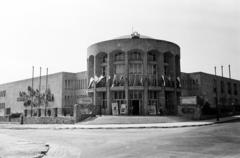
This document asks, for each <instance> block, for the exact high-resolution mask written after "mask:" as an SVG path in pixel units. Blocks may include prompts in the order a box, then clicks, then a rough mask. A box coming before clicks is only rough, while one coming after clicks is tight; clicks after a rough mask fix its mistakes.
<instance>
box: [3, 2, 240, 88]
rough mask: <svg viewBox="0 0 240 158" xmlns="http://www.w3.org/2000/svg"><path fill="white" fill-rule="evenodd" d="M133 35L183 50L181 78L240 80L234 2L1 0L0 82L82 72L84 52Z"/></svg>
mask: <svg viewBox="0 0 240 158" xmlns="http://www.w3.org/2000/svg"><path fill="white" fill-rule="evenodd" d="M132 28H133V30H134V31H138V32H139V33H140V34H142V35H147V36H150V37H153V38H156V39H162V40H167V41H171V42H174V43H177V44H178V45H179V46H180V47H181V71H182V72H197V71H202V72H207V73H214V66H217V74H218V75H220V67H221V65H223V66H224V76H226V77H228V64H231V71H232V78H235V79H238V80H240V1H239V0H75V1H74V0H72V1H71V0H41V1H35V0H21V1H19V0H8V1H4V0H2V1H0V84H2V83H7V82H11V81H17V80H21V79H26V78H31V75H32V74H31V73H32V66H34V67H35V76H39V67H40V66H41V67H42V74H45V73H46V68H47V67H48V71H49V73H50V74H51V73H56V72H61V71H66V72H80V71H85V70H86V69H87V62H86V61H87V59H86V58H87V47H88V46H90V45H91V44H94V43H96V42H100V41H103V40H109V39H113V38H116V37H118V36H122V35H129V34H131V33H132Z"/></svg>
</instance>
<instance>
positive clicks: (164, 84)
mask: <svg viewBox="0 0 240 158" xmlns="http://www.w3.org/2000/svg"><path fill="white" fill-rule="evenodd" d="M161 77H162V82H163V86H164V87H165V86H166V83H165V79H164V75H162V76H161Z"/></svg>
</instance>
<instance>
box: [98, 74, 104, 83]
mask: <svg viewBox="0 0 240 158" xmlns="http://www.w3.org/2000/svg"><path fill="white" fill-rule="evenodd" d="M104 78H105V77H104V76H103V75H101V76H100V77H99V78H98V80H97V81H96V84H98V83H99V82H101V81H102V80H103V79H104Z"/></svg>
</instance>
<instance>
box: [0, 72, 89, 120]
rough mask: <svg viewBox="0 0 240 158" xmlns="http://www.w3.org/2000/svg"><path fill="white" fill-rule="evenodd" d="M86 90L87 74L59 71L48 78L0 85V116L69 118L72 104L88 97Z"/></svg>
mask: <svg viewBox="0 0 240 158" xmlns="http://www.w3.org/2000/svg"><path fill="white" fill-rule="evenodd" d="M46 79H47V80H46ZM46 85H47V87H46ZM86 89H87V73H86V71H85V72H80V73H68V72H61V73H56V74H51V75H48V77H47V78H46V76H41V78H40V77H35V78H33V80H32V79H26V80H21V81H16V82H11V83H7V84H2V85H0V116H7V115H10V114H13V113H24V115H25V116H44V115H47V116H62V115H65V116H66V115H72V113H73V110H72V109H73V105H74V104H76V103H78V102H79V99H81V98H84V97H86V96H87V90H86ZM45 113H46V114H45Z"/></svg>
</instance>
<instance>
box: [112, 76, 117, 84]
mask: <svg viewBox="0 0 240 158" xmlns="http://www.w3.org/2000/svg"><path fill="white" fill-rule="evenodd" d="M116 80H117V76H116V74H114V75H113V82H112V87H114V86H115V84H116Z"/></svg>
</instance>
